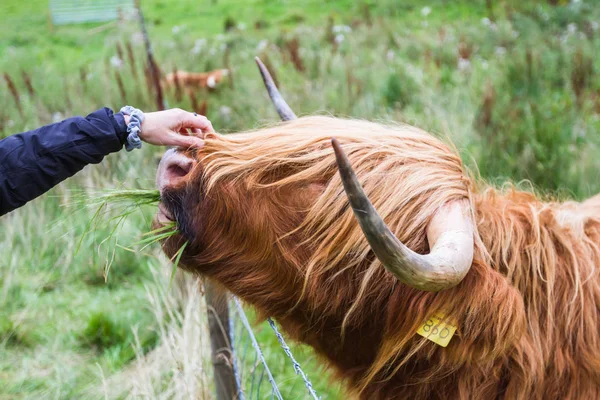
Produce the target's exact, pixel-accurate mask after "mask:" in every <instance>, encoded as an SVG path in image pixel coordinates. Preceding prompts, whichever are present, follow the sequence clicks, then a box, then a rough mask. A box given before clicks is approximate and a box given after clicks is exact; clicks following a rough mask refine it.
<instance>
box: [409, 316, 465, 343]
mask: <svg viewBox="0 0 600 400" xmlns="http://www.w3.org/2000/svg"><path fill="white" fill-rule="evenodd" d="M454 332H456V326H454V325H453V324H451V323H450V321H449V320H448V318H447V317H446V316H445V315H444V314H434V315H432V316H431V317H429V318H427V320H426V321H425V322H424V323H423V324H422V325H421V326H419V329H418V330H417V333H418V334H419V335H421V336H423V337H424V338H426V339H429V340H431V341H432V342H433V343H435V344H437V345H440V346H442V347H446V346H448V343H450V339H452V336H454Z"/></svg>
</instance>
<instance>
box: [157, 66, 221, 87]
mask: <svg viewBox="0 0 600 400" xmlns="http://www.w3.org/2000/svg"><path fill="white" fill-rule="evenodd" d="M228 75H229V70H228V69H216V70H214V71H209V72H187V71H176V72H171V73H169V74H167V75H165V78H164V84H165V86H166V87H177V86H179V87H181V88H183V89H200V88H206V89H209V90H213V89H215V88H216V87H217V86H218V85H219V84H220V83H221V81H222V80H223V78H225V77H226V76H228Z"/></svg>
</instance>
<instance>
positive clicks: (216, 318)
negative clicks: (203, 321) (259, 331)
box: [204, 280, 240, 400]
mask: <svg viewBox="0 0 600 400" xmlns="http://www.w3.org/2000/svg"><path fill="white" fill-rule="evenodd" d="M204 296H205V299H206V308H207V312H208V331H209V334H210V347H211V353H212V364H213V370H214V374H215V390H216V394H217V396H216V399H217V400H233V399H238V394H239V393H240V391H239V388H238V385H237V381H236V378H235V373H234V365H233V362H234V360H233V350H232V347H231V332H230V329H229V304H228V301H227V294H226V293H225V292H223V291H220V290H218V289H217V288H216V287H215V286H214V284H213V283H211V282H210V281H208V280H207V281H205V283H204Z"/></svg>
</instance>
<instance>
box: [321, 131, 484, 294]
mask: <svg viewBox="0 0 600 400" xmlns="http://www.w3.org/2000/svg"><path fill="white" fill-rule="evenodd" d="M332 145H333V149H334V151H335V156H336V159H337V164H338V169H339V171H340V176H341V178H342V182H343V184H344V190H345V191H346V195H347V196H348V201H349V202H350V205H351V206H352V210H353V211H354V215H355V216H356V219H357V220H358V222H359V224H360V227H361V228H362V231H363V233H364V235H365V237H366V238H367V240H368V242H369V244H370V245H371V248H372V249H373V252H374V253H375V255H376V256H377V258H378V259H379V261H381V263H382V264H383V266H384V267H385V268H386V269H387V270H388V271H390V272H391V273H392V274H394V275H395V276H396V277H397V278H398V279H399V280H400V281H401V282H403V283H405V284H406V285H408V286H411V287H413V288H416V289H420V290H426V291H429V292H438V291H440V290H443V289H447V288H450V287H453V286H456V285H458V284H459V283H460V282H461V280H462V279H463V278H464V277H465V275H466V274H467V272H469V269H470V268H471V264H472V262H473V251H474V242H473V223H472V220H471V217H470V216H467V215H468V213H467V210H468V206H465V204H464V203H463V202H462V201H455V202H451V203H448V204H447V205H446V206H444V207H442V209H440V211H438V212H437V213H436V215H435V216H434V218H433V219H432V221H431V222H430V224H429V226H428V228H427V238H428V240H429V244H430V247H431V252H430V253H429V254H427V255H421V254H418V253H415V252H414V251H412V250H411V249H409V248H408V247H406V246H405V245H404V244H403V243H402V242H401V241H400V240H398V238H396V236H395V235H394V234H393V233H392V231H391V230H390V229H389V228H388V227H387V226H386V224H385V222H383V220H382V219H381V217H380V216H379V214H378V213H377V211H376V210H375V208H374V207H373V204H372V203H371V201H370V200H369V198H368V197H367V196H366V195H365V192H364V191H363V188H362V187H361V185H360V183H359V182H358V179H357V177H356V174H355V173H354V171H353V170H352V167H351V166H350V161H348V158H347V157H346V154H344V151H343V150H342V148H341V146H340V143H339V142H338V141H337V140H336V139H335V138H334V139H332ZM465 208H467V210H465Z"/></svg>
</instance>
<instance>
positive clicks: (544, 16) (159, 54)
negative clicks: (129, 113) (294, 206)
mask: <svg viewBox="0 0 600 400" xmlns="http://www.w3.org/2000/svg"><path fill="white" fill-rule="evenodd" d="M398 3H401V4H398ZM493 3H497V2H493ZM559 3H561V2H559ZM561 4H562V3H561ZM142 8H143V11H144V14H145V16H146V19H147V21H148V28H149V33H150V36H151V39H152V42H153V45H154V48H155V52H156V58H157V61H158V63H159V65H160V67H161V69H162V70H163V71H164V72H169V71H171V70H173V69H175V68H178V69H185V70H188V71H203V70H207V69H211V68H221V67H224V66H226V65H227V66H230V67H231V68H232V71H233V74H232V79H230V80H228V81H226V82H225V83H224V84H223V85H222V87H220V88H219V90H218V91H215V92H211V93H208V92H199V93H196V94H195V97H196V98H195V99H192V98H189V97H188V96H183V98H178V96H177V94H176V93H174V92H168V93H167V102H168V105H169V106H170V107H174V106H178V107H182V108H186V109H192V108H194V107H198V108H199V107H200V105H201V104H202V102H206V107H207V115H208V117H209V118H210V119H211V120H212V122H213V125H214V126H215V128H216V129H217V130H218V131H220V132H233V131H237V130H242V129H249V128H253V127H256V126H260V125H262V124H265V123H270V122H273V121H275V120H276V119H277V118H276V114H275V113H274V111H273V110H272V108H271V105H270V103H269V100H268V98H267V97H266V94H265V93H264V89H263V87H262V82H261V80H260V77H259V75H258V72H257V71H256V67H255V65H254V61H253V57H254V56H255V55H260V56H261V57H262V58H263V60H265V61H268V63H269V65H270V66H271V67H272V69H273V72H275V74H276V77H277V79H278V81H279V83H280V86H281V89H282V91H283V93H284V95H285V96H286V98H287V99H288V102H289V103H290V105H291V106H292V107H293V108H294V109H295V111H296V112H297V113H298V114H313V113H331V114H334V115H338V116H350V117H356V118H367V119H371V120H394V121H402V122H407V123H410V124H414V125H417V126H419V127H421V128H424V129H426V130H428V131H430V132H432V133H433V134H436V135H438V136H440V137H443V138H446V139H448V140H450V141H452V142H453V143H454V144H455V146H456V147H457V148H458V149H459V151H460V152H461V154H462V155H463V159H464V160H465V163H466V164H467V165H468V166H469V167H470V168H471V170H472V171H473V172H474V174H476V175H480V176H481V179H482V181H487V182H489V183H491V184H495V185H502V184H504V183H505V182H507V181H510V182H514V183H515V184H518V185H520V186H522V187H531V189H532V190H536V191H538V192H540V193H543V194H546V195H548V196H552V197H559V198H567V197H571V198H575V199H583V198H585V197H587V196H589V195H591V194H595V193H598V192H599V191H600V173H599V172H598V170H599V169H598V166H599V163H598V154H599V151H598V144H599V141H600V140H599V136H598V132H599V128H600V77H599V75H598V72H599V71H600V58H599V57H597V54H600V27H599V26H598V22H597V21H600V6H597V5H595V4H594V2H592V1H590V0H588V1H584V0H582V1H578V2H572V3H569V4H562V5H559V6H551V5H549V4H548V3H546V2H510V1H508V2H505V3H500V4H496V5H494V6H493V7H492V8H488V7H486V2H485V1H483V0H482V1H468V2H467V1H463V2H461V1H458V2H456V1H442V0H437V1H426V2H420V1H416V0H410V1H404V2H396V1H391V0H383V1H377V2H374V1H373V2H352V1H346V0H344V1H326V2H317V1H312V0H309V1H307V2H300V1H283V0H282V1H266V0H263V1H255V0H253V1H248V2H241V1H229V0H216V1H190V0H185V1H178V2H167V1H158V0H152V1H149V0H146V1H143V2H142ZM47 10H48V2H46V1H40V0H32V1H30V2H18V1H15V0H4V1H3V2H2V4H0V54H1V55H2V56H1V58H0V73H6V74H7V76H8V77H9V78H10V80H11V81H12V82H13V84H14V88H15V93H12V92H11V90H10V89H11V88H10V86H9V85H8V83H7V80H6V78H4V79H3V80H0V102H1V104H2V107H1V108H0V137H4V136H7V135H10V134H12V133H16V132H20V131H22V130H26V129H31V128H34V127H37V126H39V125H41V124H45V123H49V122H52V121H53V120H59V119H61V118H64V117H67V116H70V115H81V114H86V113H89V112H91V111H93V110H95V109H97V108H99V107H101V106H110V107H113V108H119V107H120V106H121V105H123V104H126V103H127V104H132V105H135V106H137V107H140V108H142V109H145V110H152V109H154V108H156V105H155V104H156V103H155V101H154V94H153V93H152V91H151V90H149V89H148V87H147V85H146V82H145V79H144V72H143V65H144V62H145V59H144V53H143V45H142V43H141V41H140V35H139V29H138V25H137V24H136V23H135V21H129V20H128V21H124V22H120V23H111V24H100V25H99V24H85V25H69V26H55V27H50V26H49V24H48V13H47ZM226 26H229V27H230V29H229V30H227V31H226V30H225V27H226ZM128 45H129V46H131V49H132V53H133V54H134V56H135V57H134V62H135V65H133V64H132V63H131V61H130V60H129V58H128V57H127V51H126V49H127V46H128ZM118 47H120V49H121V50H120V53H121V54H119V50H118ZM117 77H119V78H120V79H121V80H122V81H123V85H122V86H121V87H119V85H118V84H117V83H116V80H117ZM28 80H30V81H31V88H28V87H27V81H28ZM15 95H16V96H17V97H18V100H17V98H15ZM161 152H162V149H158V148H150V147H149V146H145V147H144V149H143V150H142V151H137V152H133V153H125V152H123V153H122V154H116V155H111V156H109V157H108V158H107V159H106V160H105V161H104V162H103V163H102V164H101V165H99V166H90V167H87V168H86V169H85V170H84V171H83V172H82V173H80V174H78V175H77V176H76V177H75V178H73V179H71V180H69V181H68V182H66V183H64V184H61V185H59V186H58V187H57V188H55V189H54V190H52V191H51V192H50V193H49V194H47V195H45V196H43V197H42V198H40V199H37V200H35V201H33V202H31V203H30V204H28V205H27V206H25V207H23V208H22V209H20V210H18V211H15V212H13V213H11V214H9V215H7V216H4V217H2V219H1V220H0V252H1V253H2V254H3V255H4V256H3V257H2V259H1V260H0V354H1V355H2V356H1V357H0V382H2V385H0V399H4V398H7V399H13V398H14V399H17V398H18V399H20V398H36V399H39V398H57V399H59V398H60V399H63V398H132V397H136V396H142V397H149V398H186V399H187V398H209V397H210V393H212V392H211V391H212V387H211V378H210V375H211V366H210V362H209V348H208V345H209V343H208V339H207V336H206V326H205V323H206V322H205V311H204V305H203V303H202V297H201V296H200V294H199V293H198V290H197V283H196V282H194V281H193V279H191V278H190V277H184V276H178V278H177V279H178V281H177V284H174V285H172V286H169V275H170V273H171V269H170V267H169V263H168V260H166V259H165V258H164V257H163V256H162V255H161V254H160V251H159V249H157V248H154V247H149V248H147V249H145V250H143V251H138V252H131V251H128V250H127V249H128V248H130V247H134V248H136V249H137V250H139V249H140V246H135V243H136V242H137V241H139V240H140V238H141V235H142V234H143V233H144V232H146V231H147V230H148V229H149V225H150V218H151V216H152V214H153V212H154V210H153V209H152V208H151V207H147V208H144V209H142V210H140V211H139V212H136V213H134V214H133V215H131V216H130V218H128V219H127V220H125V221H123V224H122V225H121V227H120V229H119V230H118V231H116V233H115V235H113V236H111V231H112V229H113V227H114V225H115V221H109V220H108V219H109V216H110V215H114V212H113V213H111V212H110V211H109V212H108V213H107V214H106V217H105V218H104V220H105V223H100V224H97V225H94V226H91V227H90V226H89V221H90V220H91V219H92V217H93V215H94V212H95V208H93V207H85V206H81V205H77V206H73V205H72V204H73V203H74V199H75V198H76V197H77V196H78V195H80V193H79V192H78V191H81V190H82V189H83V190H84V191H85V192H88V193H92V192H93V191H102V190H105V189H107V188H153V186H154V174H155V170H156V165H157V164H156V163H157V160H158V158H159V157H160V154H161ZM70 204H71V206H70ZM90 228H92V229H90ZM87 231H91V232H89V233H87V234H86V232H87ZM107 237H110V239H109V240H105V239H106V238H107ZM107 263H110V264H111V268H110V273H109V275H108V279H107V280H106V281H105V278H104V276H103V274H104V268H105V266H106V265H107ZM256 332H257V336H258V339H259V342H260V343H262V344H263V345H264V347H265V355H266V357H267V359H268V362H269V365H270V366H271V368H272V370H273V372H274V374H275V375H276V380H277V382H278V383H280V385H281V388H282V393H284V394H285V398H286V399H287V398H297V399H300V398H305V396H306V393H305V390H304V388H303V385H302V383H301V382H299V381H298V379H295V375H294V373H293V370H292V368H291V365H290V364H289V363H288V362H287V361H286V360H285V358H284V356H283V353H282V352H281V350H280V349H279V347H278V344H277V342H276V338H275V337H274V336H273V334H272V333H271V332H270V328H268V326H266V325H260V326H257V328H256ZM294 351H295V352H296V353H297V355H298V359H299V361H300V363H301V364H302V366H303V367H304V368H305V370H306V371H307V372H308V374H309V376H310V377H311V378H312V379H313V381H314V382H313V383H314V384H315V387H316V389H317V392H318V393H319V394H321V395H322V396H323V397H324V398H343V396H342V394H341V393H342V392H341V390H340V387H339V385H337V384H333V383H331V381H330V379H329V378H328V375H327V374H326V373H323V372H322V367H321V366H320V364H319V362H318V361H317V360H316V359H315V358H314V355H313V354H312V353H311V352H310V350H309V349H306V348H304V347H300V346H296V347H295V348H294ZM265 384H266V383H265V382H263V385H265Z"/></svg>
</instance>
